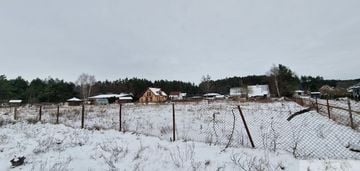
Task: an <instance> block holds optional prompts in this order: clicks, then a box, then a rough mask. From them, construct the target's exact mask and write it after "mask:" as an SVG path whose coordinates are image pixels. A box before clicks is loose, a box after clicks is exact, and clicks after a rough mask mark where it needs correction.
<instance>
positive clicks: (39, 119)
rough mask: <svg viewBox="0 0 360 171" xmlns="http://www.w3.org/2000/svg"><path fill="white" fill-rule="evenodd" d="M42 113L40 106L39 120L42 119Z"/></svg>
mask: <svg viewBox="0 0 360 171" xmlns="http://www.w3.org/2000/svg"><path fill="white" fill-rule="evenodd" d="M41 115H42V106H41V105H40V107H39V121H41Z"/></svg>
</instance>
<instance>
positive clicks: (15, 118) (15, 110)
mask: <svg viewBox="0 0 360 171" xmlns="http://www.w3.org/2000/svg"><path fill="white" fill-rule="evenodd" d="M14 120H17V109H16V106H14Z"/></svg>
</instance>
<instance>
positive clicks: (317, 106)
mask: <svg viewBox="0 0 360 171" xmlns="http://www.w3.org/2000/svg"><path fill="white" fill-rule="evenodd" d="M315 105H316V106H315V107H316V112H317V113H319V103H318V99H317V97H315Z"/></svg>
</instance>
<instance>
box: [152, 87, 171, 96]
mask: <svg viewBox="0 0 360 171" xmlns="http://www.w3.org/2000/svg"><path fill="white" fill-rule="evenodd" d="M149 90H150V91H151V92H153V93H154V95H155V96H167V94H166V93H165V92H163V91H161V88H153V87H150V88H149Z"/></svg>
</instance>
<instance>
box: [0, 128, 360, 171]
mask: <svg viewBox="0 0 360 171" xmlns="http://www.w3.org/2000/svg"><path fill="white" fill-rule="evenodd" d="M14 156H25V157H26V159H25V164H24V165H22V166H19V167H15V168H12V167H11V164H10V160H11V159H12V158H14ZM359 167H360V163H359V161H356V160H343V161H340V160H338V161H334V160H297V159H295V158H294V157H293V156H292V155H291V154H290V153H287V152H284V151H277V152H269V151H265V150H260V149H249V148H228V149H226V150H225V151H223V148H222V147H220V146H214V145H209V144H205V143H198V142H189V141H188V142H183V141H176V142H169V141H165V140H161V139H159V138H157V137H149V136H144V135H141V134H133V133H121V132H118V131H115V130H100V131H97V130H87V129H74V128H71V127H67V126H65V125H62V124H60V125H54V124H40V123H37V124H28V123H25V122H18V123H16V124H7V125H3V126H2V127H0V170H13V171H19V170H23V171H27V170H40V171H42V170H46V171H47V170H52V171H54V170H55V171H57V170H59V171H60V170H61V171H63V170H75V171H77V170H79V171H80V170H81V171H82V170H289V171H293V170H329V169H331V170H354V171H355V170H356V169H358V168H359Z"/></svg>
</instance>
